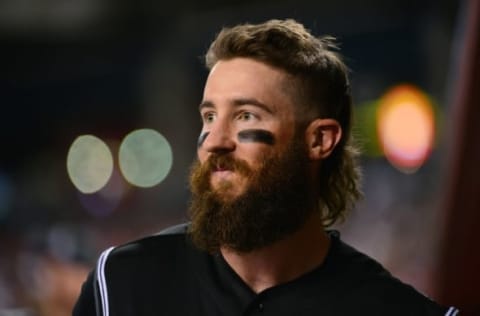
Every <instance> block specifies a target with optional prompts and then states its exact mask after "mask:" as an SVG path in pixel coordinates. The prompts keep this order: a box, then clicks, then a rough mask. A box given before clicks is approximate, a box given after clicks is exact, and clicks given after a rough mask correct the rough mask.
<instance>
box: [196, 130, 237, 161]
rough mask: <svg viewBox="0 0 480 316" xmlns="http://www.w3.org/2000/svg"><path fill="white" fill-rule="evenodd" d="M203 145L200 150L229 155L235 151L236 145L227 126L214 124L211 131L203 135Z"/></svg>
mask: <svg viewBox="0 0 480 316" xmlns="http://www.w3.org/2000/svg"><path fill="white" fill-rule="evenodd" d="M203 137H204V139H203V143H201V144H199V149H203V150H205V151H207V152H209V153H217V154H220V153H229V152H232V151H234V150H235V147H236V143H235V141H234V140H233V138H232V135H231V132H230V129H229V128H228V127H227V126H225V124H214V126H212V127H211V128H210V130H209V131H207V132H205V134H203Z"/></svg>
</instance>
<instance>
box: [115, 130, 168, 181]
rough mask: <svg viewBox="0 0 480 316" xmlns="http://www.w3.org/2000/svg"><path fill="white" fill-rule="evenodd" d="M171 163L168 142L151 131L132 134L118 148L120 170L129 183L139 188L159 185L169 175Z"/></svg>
mask: <svg viewBox="0 0 480 316" xmlns="http://www.w3.org/2000/svg"><path fill="white" fill-rule="evenodd" d="M172 161H173V157H172V149H171V147H170V144H169V143H168V141H167V139H166V138H165V137H163V136H162V135H161V134H160V133H159V132H157V131H155V130H152V129H139V130H135V131H133V132H131V133H130V134H128V135H127V136H126V137H125V138H124V139H123V141H122V144H121V145H120V150H119V165H120V170H121V172H122V174H123V176H124V177H125V179H127V181H128V182H130V183H131V184H133V185H136V186H139V187H144V188H148V187H152V186H154V185H157V184H158V183H160V182H161V181H162V180H163V179H165V177H166V176H167V175H168V173H169V172H170V169H171V167H172Z"/></svg>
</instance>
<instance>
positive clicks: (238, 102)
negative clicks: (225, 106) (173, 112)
mask: <svg viewBox="0 0 480 316" xmlns="http://www.w3.org/2000/svg"><path fill="white" fill-rule="evenodd" d="M231 104H232V105H233V106H235V107H238V106H242V105H253V106H256V107H258V108H261V109H262V110H264V111H266V112H268V113H271V114H273V110H272V109H271V108H270V107H269V106H267V105H266V104H265V103H262V102H260V101H258V100H257V99H254V98H237V99H233V100H232V101H231ZM214 107H215V104H214V103H213V102H212V101H208V100H206V101H203V102H202V103H200V105H199V106H198V110H199V111H201V110H202V109H204V108H214Z"/></svg>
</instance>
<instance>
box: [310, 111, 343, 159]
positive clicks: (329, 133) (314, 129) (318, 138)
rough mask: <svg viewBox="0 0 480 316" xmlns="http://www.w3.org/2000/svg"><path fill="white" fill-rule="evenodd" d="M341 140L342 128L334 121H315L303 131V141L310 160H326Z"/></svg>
mask: <svg viewBox="0 0 480 316" xmlns="http://www.w3.org/2000/svg"><path fill="white" fill-rule="evenodd" d="M341 138H342V128H341V126H340V124H339V123H338V122H337V121H336V120H334V119H316V120H314V121H312V122H311V123H310V124H309V125H308V127H307V129H306V130H305V140H306V143H307V146H308V153H309V157H310V159H312V160H321V159H325V158H327V157H328V156H329V155H330V154H331V153H332V151H333V149H334V148H335V146H337V144H338V142H339V141H340V139H341Z"/></svg>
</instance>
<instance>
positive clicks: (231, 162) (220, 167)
mask: <svg viewBox="0 0 480 316" xmlns="http://www.w3.org/2000/svg"><path fill="white" fill-rule="evenodd" d="M202 169H203V172H202V173H204V174H211V173H212V172H215V171H227V170H228V171H235V172H237V173H240V174H242V175H245V176H249V175H251V174H252V173H253V171H252V169H251V168H250V166H249V165H248V163H247V162H246V161H245V160H242V159H236V158H234V157H232V156H230V155H221V154H212V155H211V156H210V157H208V159H207V160H206V161H205V162H204V163H203V164H202Z"/></svg>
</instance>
